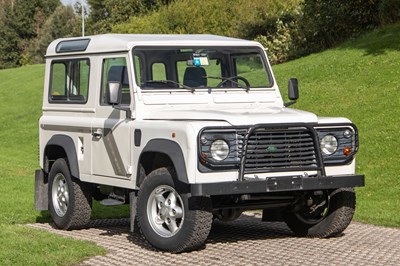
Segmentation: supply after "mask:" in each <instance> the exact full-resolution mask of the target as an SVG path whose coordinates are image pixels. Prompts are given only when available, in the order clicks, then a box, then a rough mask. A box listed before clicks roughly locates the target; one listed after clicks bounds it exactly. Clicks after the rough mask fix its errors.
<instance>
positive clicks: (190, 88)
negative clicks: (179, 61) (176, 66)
mask: <svg viewBox="0 0 400 266" xmlns="http://www.w3.org/2000/svg"><path fill="white" fill-rule="evenodd" d="M146 83H163V84H168V83H172V84H175V85H178V86H181V87H182V88H184V89H187V90H190V91H191V92H195V91H196V90H195V89H194V88H192V87H189V86H187V85H184V84H182V83H179V82H176V81H173V80H169V79H166V80H146Z"/></svg>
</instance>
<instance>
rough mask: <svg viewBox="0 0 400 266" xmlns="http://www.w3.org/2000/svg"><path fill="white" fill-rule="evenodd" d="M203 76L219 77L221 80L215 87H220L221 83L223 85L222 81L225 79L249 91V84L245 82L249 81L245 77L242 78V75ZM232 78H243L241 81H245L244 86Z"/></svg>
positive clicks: (224, 81)
mask: <svg viewBox="0 0 400 266" xmlns="http://www.w3.org/2000/svg"><path fill="white" fill-rule="evenodd" d="M203 78H210V79H220V80H222V82H220V83H219V84H218V85H217V87H222V85H223V84H224V83H226V82H227V81H230V82H232V83H234V84H236V85H237V86H238V87H239V88H242V89H244V90H245V91H246V92H249V90H250V85H249V84H247V83H249V82H248V81H247V79H245V78H243V77H241V76H234V77H216V76H204V77H203ZM234 79H241V80H243V82H244V83H246V86H245V87H244V86H243V85H242V84H240V83H239V82H237V81H236V80H234Z"/></svg>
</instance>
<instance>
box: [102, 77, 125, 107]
mask: <svg viewBox="0 0 400 266" xmlns="http://www.w3.org/2000/svg"><path fill="white" fill-rule="evenodd" d="M121 96H122V85H121V83H119V82H115V81H109V82H107V89H106V101H107V103H108V104H112V105H119V104H120V103H121Z"/></svg>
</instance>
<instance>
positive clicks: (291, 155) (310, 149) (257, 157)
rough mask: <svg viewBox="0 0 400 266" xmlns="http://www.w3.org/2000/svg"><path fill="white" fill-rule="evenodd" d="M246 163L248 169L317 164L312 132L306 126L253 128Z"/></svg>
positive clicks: (310, 166)
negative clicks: (294, 127)
mask: <svg viewBox="0 0 400 266" xmlns="http://www.w3.org/2000/svg"><path fill="white" fill-rule="evenodd" d="M244 138H245V136H244V135H241V139H242V140H243V139H244ZM242 147H243V146H242ZM244 163H245V166H244V170H245V172H251V171H260V170H267V171H271V170H286V171H290V170H294V169H297V168H307V169H309V168H317V167H318V165H317V158H316V153H315V147H314V142H313V138H312V134H311V132H310V131H309V130H308V129H305V128H296V129H270V128H258V129H256V130H254V131H253V133H251V134H250V136H249V139H248V143H247V149H246V158H245V161H244Z"/></svg>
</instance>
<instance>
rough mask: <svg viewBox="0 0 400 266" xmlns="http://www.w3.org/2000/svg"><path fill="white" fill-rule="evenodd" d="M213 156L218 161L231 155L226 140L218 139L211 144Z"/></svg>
mask: <svg viewBox="0 0 400 266" xmlns="http://www.w3.org/2000/svg"><path fill="white" fill-rule="evenodd" d="M210 151H211V156H212V158H213V159H214V160H216V161H223V160H225V159H226V157H228V155H229V145H228V143H226V141H225V140H222V139H217V140H216V141H214V142H213V143H212V144H211V148H210Z"/></svg>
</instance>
